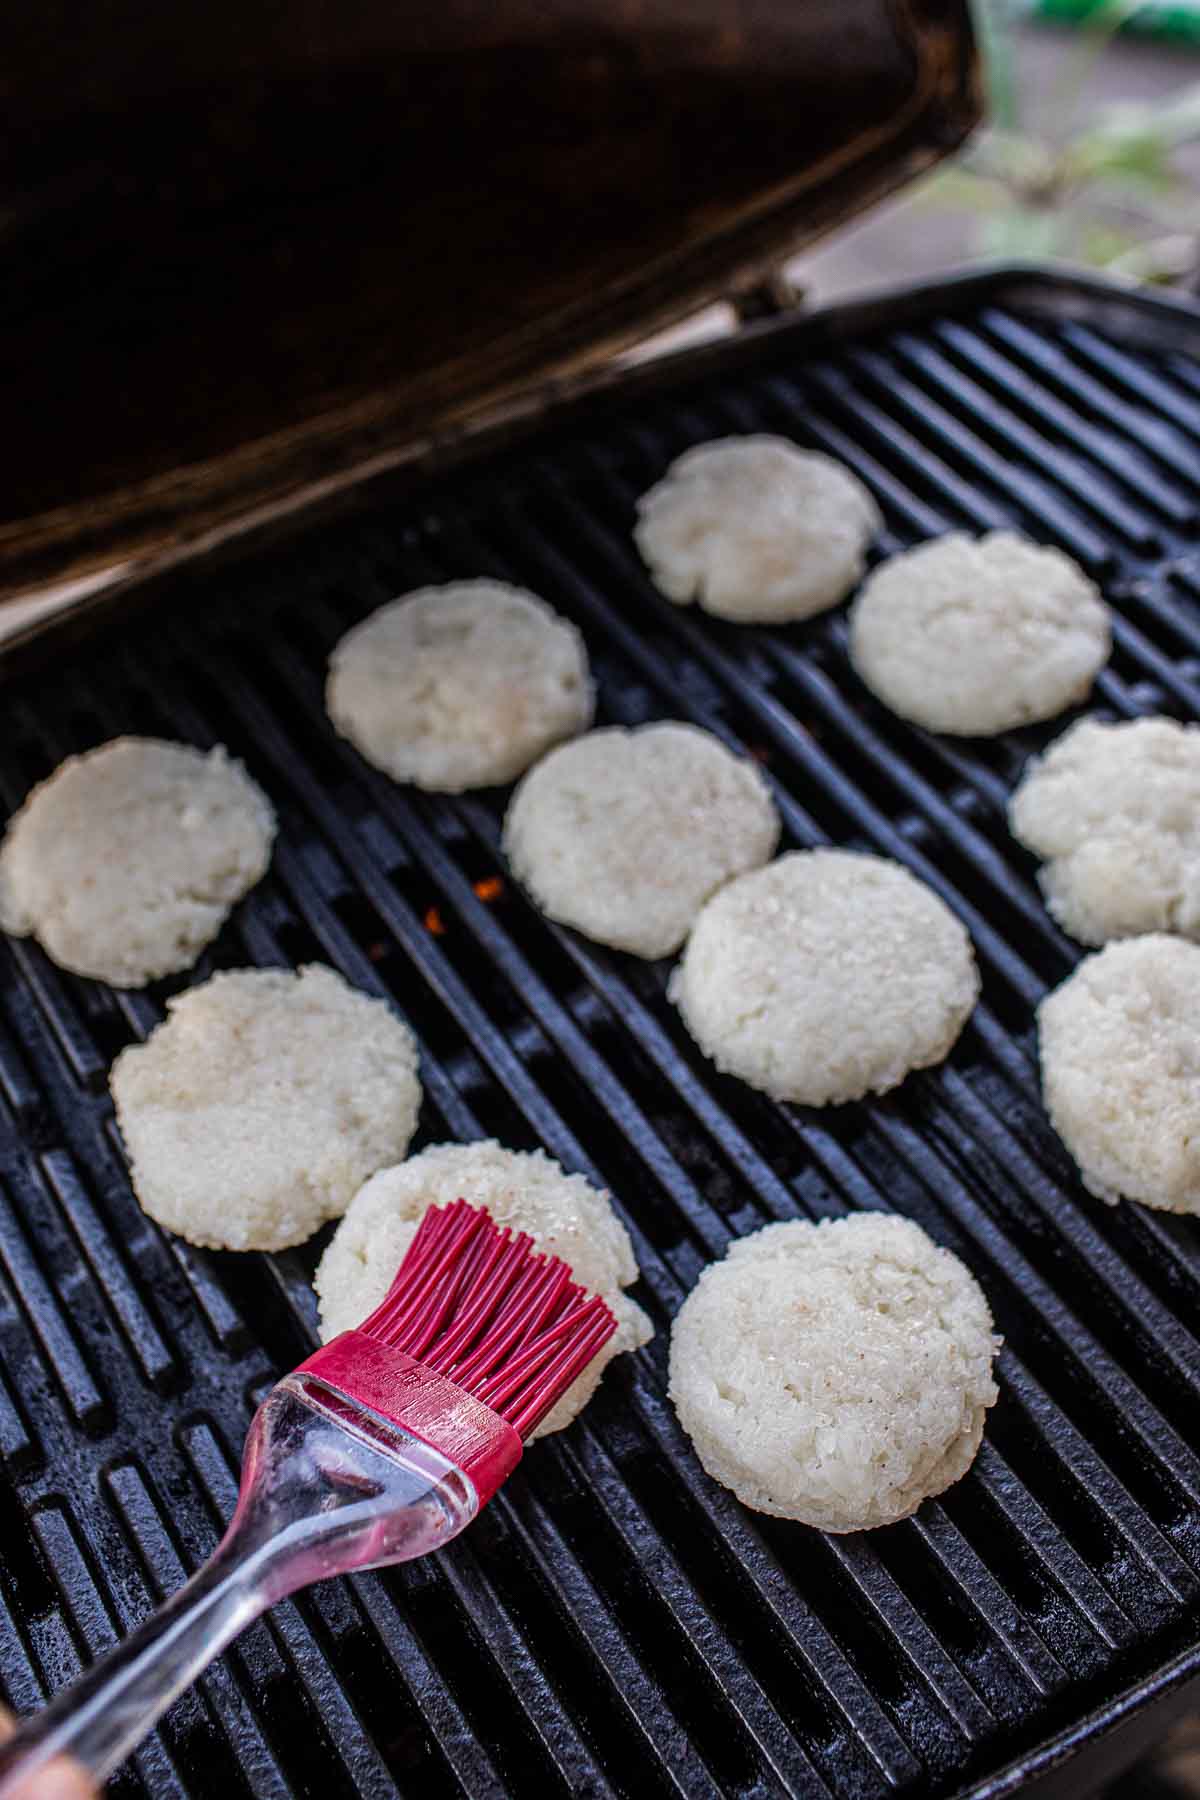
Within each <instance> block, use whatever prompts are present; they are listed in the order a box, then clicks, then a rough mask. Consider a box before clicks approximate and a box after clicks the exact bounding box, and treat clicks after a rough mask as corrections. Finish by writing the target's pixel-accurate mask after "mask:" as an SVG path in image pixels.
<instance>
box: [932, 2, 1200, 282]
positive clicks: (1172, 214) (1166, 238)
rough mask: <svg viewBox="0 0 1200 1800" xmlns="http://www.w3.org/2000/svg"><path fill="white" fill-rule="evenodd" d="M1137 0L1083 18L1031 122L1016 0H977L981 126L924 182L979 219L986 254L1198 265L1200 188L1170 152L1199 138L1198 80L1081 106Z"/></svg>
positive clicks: (1140, 274)
mask: <svg viewBox="0 0 1200 1800" xmlns="http://www.w3.org/2000/svg"><path fill="white" fill-rule="evenodd" d="M1141 4H1142V0H1109V3H1108V4H1105V5H1102V6H1099V7H1097V8H1096V9H1095V10H1094V11H1092V12H1091V13H1090V14H1088V15H1087V17H1086V18H1085V19H1084V20H1083V21H1082V22H1081V26H1080V30H1081V34H1082V37H1081V42H1080V45H1079V49H1078V51H1077V53H1076V54H1075V56H1074V57H1073V58H1072V59H1071V62H1070V64H1069V66H1068V68H1067V70H1066V72H1065V74H1064V75H1063V77H1062V78H1061V80H1060V81H1059V82H1058V83H1057V85H1056V87H1055V89H1054V91H1053V92H1052V93H1051V95H1050V97H1049V100H1048V103H1047V104H1046V106H1045V115H1046V116H1045V121H1044V125H1043V124H1042V123H1041V122H1032V123H1030V122H1027V121H1026V120H1025V118H1024V108H1023V106H1022V103H1021V96H1020V84H1019V82H1018V79H1017V70H1016V55H1015V47H1014V26H1015V17H1014V6H1013V0H977V5H976V25H977V29H978V32H979V37H980V41H981V45H982V49H983V56H984V67H985V72H986V81H987V87H988V102H989V118H990V121H991V122H990V124H989V126H988V127H987V129H986V130H985V131H984V132H982V133H981V134H980V136H979V137H978V138H977V139H976V140H975V141H974V142H973V143H972V144H971V146H970V147H969V148H968V150H967V151H966V153H965V154H964V155H963V156H962V157H960V158H959V159H958V161H957V162H954V163H951V164H949V165H948V166H947V167H946V168H944V169H943V170H941V171H940V172H939V173H938V174H937V175H935V176H934V177H933V179H932V181H931V182H930V184H929V187H928V189H927V190H926V192H927V195H928V198H929V199H930V201H931V202H932V203H933V204H935V205H937V206H939V207H950V208H953V209H954V210H956V211H960V212H966V213H968V214H970V215H971V216H972V217H973V218H974V220H975V234H974V235H975V246H974V247H975V249H976V251H977V253H978V254H980V255H983V256H1003V257H1029V258H1035V259H1038V260H1044V259H1046V258H1055V257H1057V258H1062V259H1065V260H1068V261H1072V262H1082V263H1087V264H1090V265H1092V266H1093V267H1100V268H1104V269H1106V270H1108V271H1109V272H1110V273H1112V274H1114V275H1119V276H1124V277H1126V278H1127V279H1129V280H1133V281H1156V282H1168V281H1176V280H1180V279H1183V278H1185V277H1187V276H1188V275H1191V274H1194V273H1195V272H1196V270H1197V268H1198V267H1200V197H1198V195H1197V193H1196V189H1195V184H1194V183H1193V181H1192V180H1191V179H1189V178H1188V177H1187V176H1186V175H1185V174H1184V173H1183V172H1182V171H1181V170H1180V168H1179V167H1178V165H1177V162H1176V160H1175V158H1176V152H1177V151H1178V150H1179V149H1180V148H1181V147H1182V146H1183V145H1185V144H1189V143H1194V142H1200V82H1196V83H1193V84H1191V85H1189V86H1186V87H1183V88H1181V89H1180V90H1179V91H1178V92H1177V93H1176V94H1174V95H1172V96H1171V97H1170V98H1168V99H1167V100H1166V101H1164V102H1159V103H1155V104H1154V105H1143V104H1135V103H1133V102H1119V103H1117V104H1114V105H1111V106H1108V107H1106V108H1104V109H1103V110H1102V111H1100V112H1098V113H1096V115H1095V116H1094V117H1092V118H1085V117H1083V115H1084V112H1085V108H1086V105H1087V101H1088V87H1089V81H1090V77H1091V74H1092V70H1093V67H1094V64H1095V62H1096V60H1097V58H1098V57H1099V56H1101V55H1102V54H1103V53H1104V51H1105V50H1106V49H1107V47H1108V44H1109V42H1110V40H1111V39H1112V37H1113V36H1114V34H1115V33H1116V32H1117V31H1118V30H1119V29H1120V27H1121V26H1122V24H1124V23H1125V21H1126V20H1127V19H1128V18H1129V17H1130V16H1131V15H1132V14H1133V13H1135V12H1136V11H1138V10H1139V7H1140V6H1141Z"/></svg>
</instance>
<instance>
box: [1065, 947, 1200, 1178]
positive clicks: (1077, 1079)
mask: <svg viewBox="0 0 1200 1800" xmlns="http://www.w3.org/2000/svg"><path fill="white" fill-rule="evenodd" d="M1038 1041H1039V1047H1040V1051H1041V1059H1042V1094H1043V1097H1044V1099H1045V1102H1046V1110H1047V1112H1048V1113H1049V1114H1050V1121H1051V1123H1052V1124H1053V1126H1054V1129H1055V1130H1056V1131H1057V1132H1058V1135H1059V1136H1060V1137H1061V1138H1062V1140H1063V1142H1064V1144H1065V1145H1066V1146H1067V1149H1068V1150H1069V1151H1070V1152H1071V1155H1072V1156H1073V1157H1074V1158H1075V1161H1076V1162H1077V1163H1078V1164H1079V1171H1080V1174H1081V1175H1082V1177H1083V1182H1084V1186H1085V1187H1087V1188H1088V1189H1089V1190H1090V1191H1091V1192H1092V1193H1093V1194H1096V1195H1098V1196H1099V1198H1100V1199H1101V1200H1109V1201H1116V1200H1120V1199H1122V1198H1124V1199H1128V1200H1140V1201H1141V1202H1142V1203H1143V1205H1145V1206H1156V1207H1159V1208H1161V1209H1162V1210H1163V1211H1165V1212H1180V1213H1200V946H1197V945H1195V944H1189V943H1188V942H1186V941H1185V940H1184V939H1183V938H1177V937H1167V936H1164V935H1163V934H1161V933H1155V934H1152V935H1151V936H1148V937H1138V938H1129V939H1126V940H1125V941H1123V942H1119V943H1113V944H1109V945H1108V946H1107V947H1106V948H1105V949H1103V950H1101V951H1099V952H1098V953H1097V954H1096V955H1095V956H1088V957H1085V958H1084V960H1083V961H1082V962H1081V963H1080V965H1079V967H1078V968H1077V969H1076V970H1075V973H1074V974H1073V975H1071V976H1069V977H1068V978H1067V980H1066V981H1064V982H1063V983H1062V985H1061V986H1060V987H1057V988H1055V989H1054V991H1053V993H1051V994H1048V995H1047V996H1046V998H1045V999H1044V1000H1043V1001H1042V1003H1041V1005H1040V1006H1039V1008H1038Z"/></svg>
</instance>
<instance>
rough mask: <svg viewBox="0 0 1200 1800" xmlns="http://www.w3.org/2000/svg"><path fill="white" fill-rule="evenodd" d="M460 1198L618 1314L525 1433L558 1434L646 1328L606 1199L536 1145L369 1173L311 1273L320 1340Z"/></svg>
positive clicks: (356, 1311) (359, 1310)
mask: <svg viewBox="0 0 1200 1800" xmlns="http://www.w3.org/2000/svg"><path fill="white" fill-rule="evenodd" d="M458 1199H464V1200H468V1201H470V1203H471V1204H472V1205H473V1206H486V1207H487V1209H488V1211H489V1212H490V1213H491V1215H492V1217H493V1219H495V1221H496V1223H497V1224H498V1225H511V1226H512V1227H513V1230H514V1231H518V1232H520V1231H527V1232H528V1233H529V1235H530V1236H531V1237H532V1238H533V1240H534V1244H535V1246H536V1247H537V1249H539V1250H547V1251H550V1252H551V1253H552V1254H553V1255H555V1256H561V1257H562V1258H563V1260H564V1261H565V1262H568V1263H569V1264H570V1265H571V1269H572V1272H573V1274H574V1277H575V1280H576V1281H578V1282H579V1283H580V1284H581V1285H582V1286H583V1287H585V1288H588V1289H589V1290H590V1291H591V1292H592V1293H594V1294H601V1295H603V1297H604V1299H605V1300H606V1301H607V1302H608V1304H609V1306H610V1307H611V1308H612V1310H613V1312H614V1314H615V1315H616V1320H617V1329H616V1332H615V1333H614V1334H613V1336H612V1337H611V1338H610V1339H609V1341H608V1343H607V1344H606V1345H605V1347H604V1349H603V1350H602V1351H601V1352H600V1354H599V1355H598V1356H597V1357H596V1358H595V1360H594V1361H593V1362H591V1363H589V1365H588V1367H587V1368H586V1369H585V1370H584V1372H583V1374H582V1375H580V1376H579V1377H578V1379H577V1380H575V1381H574V1382H572V1384H571V1386H570V1387H569V1388H568V1389H567V1391H566V1393H565V1394H564V1395H563V1396H562V1399H561V1400H559V1402H558V1404H557V1405H556V1406H555V1407H554V1408H553V1409H552V1410H551V1411H550V1412H549V1413H548V1414H547V1415H546V1417H545V1418H544V1419H543V1421H542V1423H541V1424H540V1425H539V1426H538V1428H537V1430H536V1432H534V1434H533V1435H534V1436H535V1437H544V1436H545V1435H546V1433H547V1432H551V1431H561V1430H562V1429H563V1427H564V1426H565V1425H569V1424H570V1423H571V1420H572V1419H573V1418H574V1417H575V1416H576V1414H577V1413H578V1412H579V1411H580V1410H581V1408H582V1407H584V1406H585V1405H586V1404H587V1402H588V1401H589V1400H590V1399H591V1397H592V1395H593V1394H594V1393H595V1391H596V1388H597V1387H598V1386H599V1383H600V1377H601V1375H602V1374H603V1373H604V1369H605V1366H606V1365H607V1364H608V1363H609V1362H611V1360H612V1358H613V1357H614V1356H617V1355H619V1354H620V1352H621V1351H622V1350H636V1349H637V1347H638V1345H639V1344H645V1343H647V1342H649V1340H650V1338H651V1337H652V1336H653V1331H652V1328H651V1325H650V1321H649V1319H647V1317H646V1315H645V1313H644V1312H643V1311H642V1309H641V1307H640V1306H637V1305H636V1304H635V1303H634V1302H633V1301H632V1300H631V1299H630V1298H629V1296H628V1295H627V1294H624V1293H623V1292H622V1291H621V1290H622V1289H623V1288H626V1287H628V1286H629V1285H630V1283H631V1282H634V1281H636V1280H637V1275H638V1267H637V1263H636V1262H635V1261H634V1255H633V1246H632V1245H631V1244H630V1241H629V1233H628V1232H627V1231H626V1229H625V1227H624V1225H622V1223H621V1221H620V1219H618V1217H617V1215H616V1213H615V1212H614V1211H613V1208H612V1204H611V1202H610V1200H609V1198H608V1195H607V1194H604V1193H600V1192H599V1191H598V1190H597V1189H596V1188H594V1187H592V1186H591V1185H590V1184H589V1183H588V1182H587V1181H586V1180H585V1179H584V1177H583V1176H582V1175H568V1174H567V1173H566V1172H565V1170H563V1169H562V1168H560V1167H559V1165H558V1163H556V1162H554V1161H553V1160H552V1159H551V1158H550V1157H548V1156H546V1155H545V1154H544V1152H543V1151H541V1150H535V1151H524V1150H505V1149H504V1148H503V1147H502V1146H501V1145H500V1144H497V1143H495V1142H494V1141H492V1140H488V1141H485V1142H482V1143H477V1144H437V1145H434V1146H433V1147H432V1148H431V1149H428V1150H422V1151H421V1153H420V1154H419V1155H418V1156H414V1157H412V1158H411V1159H410V1160H409V1161H408V1162H406V1163H401V1164H400V1165H399V1167H397V1168H393V1169H383V1170H381V1171H380V1173H379V1174H378V1175H375V1176H373V1177H372V1179H371V1180H370V1181H368V1182H367V1184H366V1186H365V1187H363V1188H362V1189H361V1190H360V1191H359V1192H358V1193H357V1194H356V1195H355V1196H354V1199H353V1200H352V1202H351V1204H350V1207H349V1210H348V1211H347V1213H346V1216H345V1218H344V1219H343V1220H342V1222H341V1224H340V1225H339V1226H338V1228H337V1231H336V1232H335V1233H334V1236H333V1240H332V1242H331V1243H330V1245H329V1248H328V1249H327V1250H326V1252H325V1254H324V1256H323V1257H322V1258H321V1262H320V1266H319V1267H318V1269H317V1274H316V1280H315V1284H314V1285H315V1287H316V1290H317V1296H318V1298H319V1300H320V1303H321V1337H322V1340H323V1341H324V1342H325V1343H328V1342H329V1340H330V1339H331V1338H335V1337H337V1335H338V1333H339V1332H342V1331H352V1330H354V1328H355V1327H356V1326H358V1325H361V1324H362V1322H363V1320H364V1319H365V1318H367V1316H368V1315H369V1314H370V1313H372V1312H373V1311H374V1310H375V1308H376V1307H377V1306H378V1305H379V1303H380V1301H381V1300H383V1298H384V1297H385V1295H386V1294H387V1291H388V1288H389V1287H390V1286H391V1284H392V1279H393V1277H394V1276H395V1273H396V1270H397V1269H398V1268H399V1266H400V1262H401V1259H402V1258H403V1256H404V1252H405V1251H406V1250H407V1249H408V1246H409V1244H410V1243H411V1242H412V1240H413V1237H414V1236H415V1235H416V1230H417V1226H418V1224H419V1223H420V1221H421V1219H422V1218H423V1217H424V1215H425V1213H426V1212H427V1211H428V1209H429V1208H430V1207H431V1206H446V1205H448V1204H449V1203H450V1202H451V1201H453V1200H458Z"/></svg>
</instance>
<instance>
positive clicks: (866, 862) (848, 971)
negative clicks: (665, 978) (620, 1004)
mask: <svg viewBox="0 0 1200 1800" xmlns="http://www.w3.org/2000/svg"><path fill="white" fill-rule="evenodd" d="M669 991H670V996H671V998H672V1000H674V1002H675V1004H676V1005H677V1006H678V1008H679V1010H680V1013H681V1014H682V1016H683V1021H684V1023H685V1025H686V1026H687V1028H688V1030H689V1031H690V1032H691V1034H692V1036H693V1037H694V1038H695V1040H696V1042H697V1043H698V1044H699V1045H700V1048H701V1049H702V1050H703V1051H704V1052H705V1054H706V1055H707V1056H710V1057H711V1058H712V1060H713V1062H714V1063H715V1064H716V1065H717V1068H718V1069H720V1070H721V1071H722V1072H723V1073H724V1074H727V1075H737V1076H740V1078H741V1079H742V1080H743V1081H747V1082H749V1083H750V1085H751V1087H756V1088H761V1089H762V1090H763V1091H764V1092H765V1093H768V1094H772V1095H773V1096H774V1097H775V1098H776V1099H777V1100H792V1101H799V1102H803V1103H805V1104H807V1105H809V1106H823V1105H826V1104H827V1103H830V1102H836V1101H843V1100H857V1099H859V1098H861V1096H862V1095H863V1094H867V1093H876V1094H883V1093H886V1092H887V1091H888V1089H889V1088H894V1087H896V1086H897V1084H898V1083H899V1082H901V1081H903V1079H904V1077H905V1075H907V1074H908V1072H909V1070H910V1069H920V1068H925V1067H927V1066H928V1065H929V1064H930V1063H936V1062H940V1061H941V1060H942V1058H943V1057H944V1056H946V1055H947V1054H948V1052H949V1050H950V1049H951V1047H952V1045H953V1044H954V1042H955V1040H956V1038H957V1037H958V1034H959V1032H960V1031H961V1030H962V1027H963V1025H964V1024H965V1023H966V1020H967V1018H968V1016H969V1014H970V1012H971V1009H972V1008H973V1006H974V1005H975V1001H976V999H977V998H978V995H979V976H978V972H977V970H976V966H975V957H974V953H973V951H972V948H971V940H970V938H969V937H968V935H967V932H966V930H965V928H964V927H963V926H962V925H961V924H960V923H959V921H958V920H957V919H956V918H955V917H954V914H953V913H952V912H951V911H950V909H949V907H947V906H946V905H945V904H944V903H943V902H942V901H941V900H940V899H939V898H938V896H937V895H936V894H935V893H933V892H932V891H931V890H930V889H929V888H927V887H926V886H925V885H924V883H923V882H920V881H918V880H917V879H916V877H915V876H913V875H910V874H909V873H908V871H907V870H906V869H903V868H901V867H900V865H899V864H898V863H893V862H888V861H887V860H886V859H884V858H883V857H878V856H863V855H859V854H856V853H854V852H851V851H846V850H799V851H795V852H793V853H792V854H791V855H789V856H782V857H780V858H779V859H778V861H776V862H773V863H770V864H769V865H768V866H767V867H766V868H765V869H758V870H756V871H755V872H754V873H753V874H750V875H742V876H739V878H738V879H737V880H736V881H731V882H730V883H729V885H728V886H727V887H724V888H722V889H721V892H720V893H719V894H717V895H716V896H715V897H714V898H713V899H712V900H710V901H709V902H708V904H707V906H705V907H704V909H703V911H702V912H701V913H700V916H699V918H698V919H697V920H696V923H695V925H694V926H693V928H692V934H691V936H690V937H689V939H688V943H687V948H686V949H685V951H684V953H683V956H682V958H681V960H680V962H679V963H678V965H677V966H676V969H675V972H674V974H673V976H672V978H671V985H670V990H669Z"/></svg>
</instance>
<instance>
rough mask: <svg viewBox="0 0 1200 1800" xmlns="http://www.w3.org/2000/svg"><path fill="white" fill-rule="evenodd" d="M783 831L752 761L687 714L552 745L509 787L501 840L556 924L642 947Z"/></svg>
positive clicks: (681, 927)
mask: <svg viewBox="0 0 1200 1800" xmlns="http://www.w3.org/2000/svg"><path fill="white" fill-rule="evenodd" d="M778 839H779V817H778V814H777V813H776V811H775V805H774V802H773V801H772V799H771V794H770V790H769V789H768V787H767V784H766V782H765V781H764V780H763V777H762V775H761V774H760V773H759V771H758V769H757V768H756V767H755V765H754V764H753V763H752V762H749V761H747V760H746V759H745V758H743V757H739V756H734V755H733V754H732V752H731V751H729V750H727V749H726V748H725V746H724V745H723V744H722V743H721V742H720V741H719V739H717V738H715V737H713V736H712V734H711V733H710V732H707V731H698V730H697V729H696V728H695V727H694V726H692V725H676V724H666V725H642V726H639V727H638V728H637V729H636V730H633V731H624V730H620V729H612V730H606V731H590V732H588V733H587V734H586V736H584V737H581V738H577V739H576V740H575V742H574V743H572V744H564V745H562V746H561V747H560V748H559V749H557V750H553V751H551V753H550V755H549V756H547V757H546V758H545V759H544V760H543V761H542V762H540V763H539V764H538V765H537V767H536V769H531V770H530V772H529V774H528V775H526V777H525V779H524V780H523V781H522V782H521V785H520V786H519V787H518V788H517V791H516V793H515V794H514V795H513V798H512V801H511V803H510V805H509V809H508V815H507V817H506V819H505V821H504V848H505V852H506V854H507V856H508V860H509V862H510V863H511V864H512V868H513V872H514V874H515V875H516V876H517V879H518V880H519V881H521V882H522V883H523V884H524V886H525V887H527V888H528V889H529V891H530V893H531V894H532V895H533V897H534V899H535V900H536V901H537V904H538V905H539V906H540V907H541V909H542V911H543V912H545V913H548V914H549V916H550V917H551V918H552V919H557V920H558V921H559V922H560V923H561V924H564V925H573V926H574V927H575V929H576V930H577V931H582V932H584V933H585V934H586V935H587V936H588V937H590V938H595V939H596V940H597V941H598V942H600V943H602V944H612V945H614V946H615V947H616V948H617V949H618V950H629V951H632V952H633V954H634V955H636V956H648V957H654V956H667V955H669V954H670V952H671V951H673V950H678V948H679V946H680V944H681V943H682V942H683V940H684V938H685V937H686V936H687V934H688V931H689V929H690V927H691V924H692V921H693V919H694V918H695V916H696V914H697V912H698V911H699V910H700V907H701V906H702V905H703V904H704V902H705V900H707V899H708V897H709V895H710V894H712V893H714V892H715V891H716V889H717V888H719V887H720V886H721V884H722V883H723V882H725V881H728V879H729V878H730V876H732V875H738V874H741V873H742V872H743V871H744V870H746V869H754V868H757V867H758V866H759V865H760V864H762V863H764V862H766V861H767V859H768V857H770V855H771V854H772V852H773V851H774V849H775V845H776V843H777V842H778Z"/></svg>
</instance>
